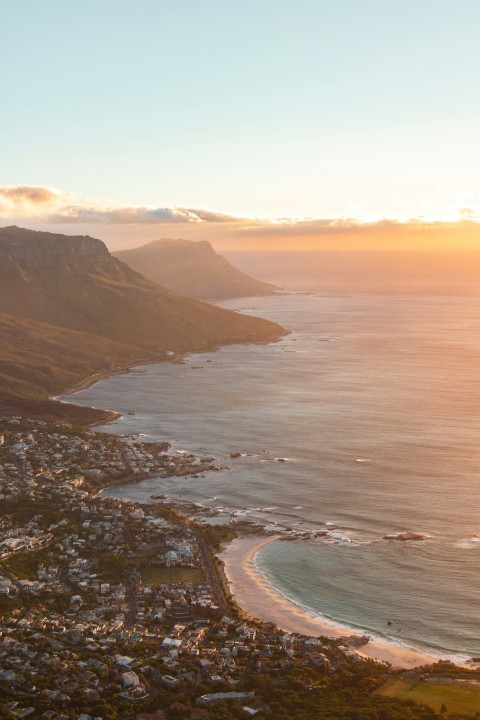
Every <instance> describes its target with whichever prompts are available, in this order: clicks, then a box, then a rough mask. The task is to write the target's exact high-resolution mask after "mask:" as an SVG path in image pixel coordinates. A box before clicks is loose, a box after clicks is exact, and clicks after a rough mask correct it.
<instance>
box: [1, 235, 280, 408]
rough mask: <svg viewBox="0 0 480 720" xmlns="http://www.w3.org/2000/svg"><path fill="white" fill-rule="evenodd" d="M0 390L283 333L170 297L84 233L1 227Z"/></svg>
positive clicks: (45, 388)
mask: <svg viewBox="0 0 480 720" xmlns="http://www.w3.org/2000/svg"><path fill="white" fill-rule="evenodd" d="M0 303H1V304H0V309H1V312H0V393H2V392H3V393H7V394H9V395H16V396H22V397H29V398H45V397H47V396H48V394H51V393H60V392H65V391H67V390H68V389H70V388H71V387H72V386H74V385H77V384H78V383H80V382H82V381H84V380H85V379H86V378H88V377H90V376H92V375H94V374H97V373H100V374H102V373H103V374H105V373H108V372H112V371H114V370H115V369H118V368H119V367H127V366H128V365H133V364H136V363H139V362H146V361H155V360H164V359H165V358H166V357H167V353H170V352H174V353H184V352H191V351H201V350H206V349H209V348H213V347H216V346H217V345H221V344H226V343H237V342H264V341H269V340H272V339H274V338H275V337H278V336H279V335H280V334H282V333H283V330H282V328H280V326H278V325H276V324H275V323H271V322H269V321H266V320H261V319H259V318H253V317H248V316H244V315H240V314H238V313H235V312H231V311H227V310H223V309H220V308H216V307H213V306H211V305H207V304H206V303H202V302H199V301H196V300H192V299H190V298H185V297H182V296H180V295H176V294H175V293H172V292H170V291H168V290H165V289H164V288H161V287H160V286H158V285H156V284H155V283H153V282H151V281H149V280H147V279H146V278H144V277H143V276H142V275H140V274H138V273H136V272H135V271H133V270H132V269H131V268H129V267H128V266H127V265H125V264H124V263H122V262H120V261H119V260H118V259H116V258H114V257H112V255H110V253H109V252H108V250H107V248H106V247H105V245H104V244H103V243H102V242H101V241H100V240H96V239H94V238H90V237H88V236H78V237H74V236H68V235H57V234H53V233H42V232H34V231H31V230H24V229H22V228H17V227H9V228H2V229H0Z"/></svg>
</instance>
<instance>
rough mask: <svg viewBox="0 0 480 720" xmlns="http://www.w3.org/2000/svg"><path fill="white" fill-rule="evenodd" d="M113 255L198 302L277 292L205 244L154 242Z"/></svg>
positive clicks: (161, 283)
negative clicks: (231, 263) (234, 265)
mask: <svg viewBox="0 0 480 720" xmlns="http://www.w3.org/2000/svg"><path fill="white" fill-rule="evenodd" d="M113 255H114V256H115V257H117V258H118V259H119V260H122V261H123V262H125V263H127V265H130V267H131V268H133V269H134V270H136V271H137V272H140V273H142V274H143V275H145V277H147V278H149V279H150V280H153V281H154V282H158V283H159V284H160V285H163V286H164V287H167V288H169V289H170V290H173V291H174V292H179V293H182V294H183V295H188V296H190V297H194V298H197V299H199V300H212V299H216V300H221V299H225V298H233V297H247V296H249V295H273V294H274V292H275V291H276V289H277V288H275V286H274V285H270V284H268V283H264V282H262V281H261V280H255V279H254V278H252V277H250V276H249V275H246V274H245V273H244V272H242V271H241V270H238V269H237V268H236V267H233V265H230V263H229V262H228V260H226V258H224V257H222V256H221V255H218V254H217V253H216V252H215V250H214V249H213V248H212V246H211V245H210V243H209V242H207V241H206V240H202V241H200V242H194V241H192V240H168V239H163V240H154V241H153V242H150V243H147V245H142V246H141V247H138V248H134V249H133V250H121V251H119V252H116V253H113Z"/></svg>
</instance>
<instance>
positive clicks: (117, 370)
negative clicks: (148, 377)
mask: <svg viewBox="0 0 480 720" xmlns="http://www.w3.org/2000/svg"><path fill="white" fill-rule="evenodd" d="M252 317H253V316H252ZM282 330H283V332H279V333H278V334H277V335H274V336H273V337H271V338H268V339H265V340H257V341H253V340H249V341H246V342H242V341H239V340H237V341H236V342H230V343H222V344H218V345H211V346H210V347H205V348H201V349H195V350H187V351H185V352H178V353H175V355H173V356H171V357H162V358H160V357H158V358H157V357H150V358H138V360H136V359H133V360H131V361H129V362H128V363H125V364H121V365H117V366H116V367H114V368H111V369H110V370H108V369H105V370H99V371H98V372H96V373H93V375H89V376H88V377H86V378H84V379H83V380H79V382H78V383H76V384H75V385H73V386H72V387H69V388H67V389H66V390H65V391H63V392H60V393H59V394H58V395H49V396H48V400H49V401H51V402H58V403H61V404H63V405H73V406H75V407H80V408H85V409H89V410H95V411H97V412H103V413H105V414H106V415H107V416H108V419H106V420H105V422H104V421H102V420H101V419H100V420H98V421H92V422H91V423H87V425H88V426H89V427H95V426H97V425H108V424H109V423H111V422H114V421H115V420H118V419H119V418H121V417H122V416H123V414H124V413H121V412H118V411H116V410H105V409H104V408H94V407H92V406H91V405H81V404H79V403H72V402H69V401H68V400H67V399H65V400H60V398H67V397H69V396H71V395H75V393H78V392H80V391H82V390H88V389H89V388H90V387H92V385H95V384H96V383H97V382H100V381H101V380H106V379H107V378H110V377H115V376H116V375H124V374H127V373H130V372H132V371H133V370H134V368H137V367H143V366H145V365H157V364H163V363H174V364H178V363H183V362H184V360H185V358H187V357H189V356H191V355H197V354H198V355H203V354H204V353H213V352H217V350H220V348H222V347H228V346H231V345H270V344H271V343H277V342H279V341H280V340H281V339H282V338H283V337H286V336H287V335H290V334H291V331H290V330H287V329H285V328H282Z"/></svg>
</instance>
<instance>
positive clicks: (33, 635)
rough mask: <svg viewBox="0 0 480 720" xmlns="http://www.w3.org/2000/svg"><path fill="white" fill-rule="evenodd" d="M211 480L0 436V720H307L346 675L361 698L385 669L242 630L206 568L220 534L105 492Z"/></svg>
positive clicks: (94, 440) (202, 462) (18, 435)
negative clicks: (153, 482)
mask: <svg viewBox="0 0 480 720" xmlns="http://www.w3.org/2000/svg"><path fill="white" fill-rule="evenodd" d="M216 469H218V466H217V465H215V463H214V459H213V458H211V457H205V458H198V459H197V458H196V457H195V456H194V455H193V454H182V455H180V456H178V455H175V454H172V453H170V452H169V445H168V444H167V443H151V442H142V441H141V439H140V438H137V437H131V436H125V437H121V436H116V435H110V434H106V433H100V432H94V431H93V430H78V429H74V428H72V427H70V426H67V425H50V424H47V423H46V422H43V421H33V420H26V419H21V418H17V417H15V418H5V419H2V420H1V421H0V618H1V624H0V698H1V701H2V704H1V705H0V717H1V718H11V719H14V718H30V720H38V719H39V718H44V719H45V720H92V719H93V718H106V719H107V720H108V719H110V720H115V719H116V718H121V719H122V720H128V719H130V718H131V719H132V720H134V719H137V718H138V719H139V720H142V719H143V720H164V719H168V720H169V719H170V718H202V717H211V718H216V717H219V718H229V717H238V718H247V717H252V716H258V718H259V719H260V718H270V717H271V718H273V717H287V716H288V717H294V716H295V715H294V714H289V715H283V714H282V711H283V712H286V711H287V710H286V709H287V708H288V707H291V706H292V704H293V706H295V697H296V694H298V693H302V694H303V693H308V696H309V697H310V698H311V702H312V703H313V702H314V701H315V703H316V705H315V706H316V707H317V708H318V707H319V705H318V703H319V702H320V700H321V699H322V698H323V700H322V702H323V701H325V702H327V698H328V697H329V695H328V692H327V690H326V688H328V687H333V686H334V684H335V683H337V685H338V682H339V681H338V678H341V677H345V678H350V679H351V677H352V676H353V675H356V676H358V677H359V678H360V679H362V681H365V687H366V692H367V690H368V693H367V695H366V697H368V698H371V697H372V695H371V692H372V689H374V688H375V687H376V686H380V685H381V684H382V683H383V682H384V681H385V673H386V672H388V668H386V667H385V666H382V665H380V664H378V663H375V662H373V661H363V660H362V661H360V660H359V658H358V656H356V654H355V652H354V651H352V649H351V648H349V647H346V646H345V645H344V644H342V643H341V642H340V641H333V640H329V639H327V638H314V637H306V636H300V635H298V634H288V633H285V632H283V631H281V630H279V629H278V628H277V627H275V626H274V625H273V624H269V623H267V624H266V623H261V622H259V621H256V620H254V619H248V618H245V617H243V616H242V613H241V611H240V609H239V608H237V607H236V606H235V603H234V602H233V600H232V598H231V596H230V594H229V591H228V586H227V584H226V581H225V578H224V576H223V572H222V567H221V561H219V560H218V559H217V557H216V555H215V552H216V551H217V550H218V549H219V548H220V546H221V544H222V542H223V541H225V540H228V539H231V536H232V533H233V532H234V531H233V530H232V529H231V528H230V527H229V526H227V527H225V526H217V525H208V524H201V523H199V522H195V521H193V520H192V519H191V517H190V516H189V514H188V513H186V512H184V510H183V509H182V507H179V506H175V505H174V504H172V503H171V502H167V501H165V500H163V501H158V502H157V501H152V502H151V503H149V504H141V503H137V502H131V501H127V500H123V501H122V500H119V499H115V498H111V497H108V496H106V495H103V494H102V492H101V489H102V488H104V487H106V486H108V485H110V484H112V483H115V482H129V481H132V482H133V481H135V480H138V479H141V478H144V477H151V476H158V477H171V476H174V475H181V474H192V475H197V476H201V475H202V474H203V473H206V472H214V471H215V470H216ZM160 498H161V496H160ZM247 525H248V524H247ZM238 531H239V530H238V529H237V532H238ZM240 531H241V530H240ZM243 531H248V527H247V528H243ZM282 692H283V693H289V694H288V698H287V697H286V698H285V699H284V700H283V701H282V698H281V694H282ZM329 692H330V691H329ZM336 692H338V690H336ZM319 698H320V700H319ZM369 701H370V700H369ZM376 702H383V703H386V702H396V701H393V700H390V699H387V698H378V699H377V701H376ZM289 704H290V705H289ZM303 704H304V705H305V700H303ZM289 712H290V711H289ZM322 717H323V716H322ZM326 717H327V716H326ZM385 717H387V716H386V715H385ZM388 717H390V716H388ZM402 717H410V716H406V715H405V716H402ZM411 717H417V716H416V715H411ZM422 717H435V715H434V713H433V711H432V714H431V715H422Z"/></svg>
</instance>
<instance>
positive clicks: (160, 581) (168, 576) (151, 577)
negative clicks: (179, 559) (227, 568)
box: [140, 567, 205, 585]
mask: <svg viewBox="0 0 480 720" xmlns="http://www.w3.org/2000/svg"><path fill="white" fill-rule="evenodd" d="M140 574H141V576H142V582H143V583H144V584H145V585H169V584H172V583H180V584H181V583H192V584H193V585H199V584H200V583H204V582H205V576H204V574H203V572H202V570H200V569H199V568H186V567H146V568H142V569H141V570H140Z"/></svg>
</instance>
